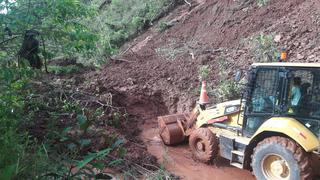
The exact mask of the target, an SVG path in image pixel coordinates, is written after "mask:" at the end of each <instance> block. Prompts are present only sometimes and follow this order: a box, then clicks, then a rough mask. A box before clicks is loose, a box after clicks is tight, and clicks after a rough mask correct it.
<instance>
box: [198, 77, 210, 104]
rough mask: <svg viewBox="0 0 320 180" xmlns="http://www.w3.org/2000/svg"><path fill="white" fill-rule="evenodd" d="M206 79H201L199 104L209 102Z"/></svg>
mask: <svg viewBox="0 0 320 180" xmlns="http://www.w3.org/2000/svg"><path fill="white" fill-rule="evenodd" d="M206 86H207V85H206V81H202V86H201V92H200V98H199V104H200V105H205V104H208V103H209V96H208V94H207V88H206Z"/></svg>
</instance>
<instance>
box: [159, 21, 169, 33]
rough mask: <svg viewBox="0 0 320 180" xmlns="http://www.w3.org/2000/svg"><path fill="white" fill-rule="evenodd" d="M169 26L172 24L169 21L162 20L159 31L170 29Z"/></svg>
mask: <svg viewBox="0 0 320 180" xmlns="http://www.w3.org/2000/svg"><path fill="white" fill-rule="evenodd" d="M169 27H170V25H169V24H168V23H166V22H163V21H161V22H160V23H159V26H158V31H159V32H164V31H165V30H167V29H169Z"/></svg>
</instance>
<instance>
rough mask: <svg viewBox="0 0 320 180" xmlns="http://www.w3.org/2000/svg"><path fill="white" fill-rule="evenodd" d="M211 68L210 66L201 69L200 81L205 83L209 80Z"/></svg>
mask: <svg viewBox="0 0 320 180" xmlns="http://www.w3.org/2000/svg"><path fill="white" fill-rule="evenodd" d="M209 72H210V70H209V66H208V65H203V66H201V67H200V68H199V79H200V80H202V81H204V80H207V79H208V76H209Z"/></svg>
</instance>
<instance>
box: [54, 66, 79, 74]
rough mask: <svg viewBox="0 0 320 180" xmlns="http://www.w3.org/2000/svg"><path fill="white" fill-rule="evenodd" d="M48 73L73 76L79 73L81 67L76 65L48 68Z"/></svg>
mask: <svg viewBox="0 0 320 180" xmlns="http://www.w3.org/2000/svg"><path fill="white" fill-rule="evenodd" d="M48 70H49V72H52V73H54V74H57V75H68V74H75V73H78V72H80V70H81V67H79V66H77V65H69V66H48Z"/></svg>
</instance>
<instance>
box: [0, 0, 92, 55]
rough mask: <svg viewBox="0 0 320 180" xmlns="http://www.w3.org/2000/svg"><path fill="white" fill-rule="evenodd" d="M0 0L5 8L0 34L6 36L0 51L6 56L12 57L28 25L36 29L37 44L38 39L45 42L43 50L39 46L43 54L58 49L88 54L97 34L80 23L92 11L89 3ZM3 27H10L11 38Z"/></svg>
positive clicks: (68, 0) (1, 15)
mask: <svg viewBox="0 0 320 180" xmlns="http://www.w3.org/2000/svg"><path fill="white" fill-rule="evenodd" d="M0 4H1V5H2V9H3V11H6V12H7V13H2V14H0V22H1V25H2V27H0V36H1V37H4V38H5V41H7V40H8V42H7V43H4V44H3V45H2V46H1V49H0V51H2V52H5V53H6V59H11V60H14V59H15V56H16V54H17V52H18V50H19V48H20V46H21V42H22V39H23V36H24V32H25V31H26V30H28V29H34V30H37V31H39V32H40V35H41V36H40V37H38V39H39V40H41V43H40V44H41V45H43V42H42V39H43V40H44V43H45V44H46V52H44V51H43V48H41V50H42V55H43V56H45V57H46V58H49V57H50V55H53V54H59V53H60V54H61V53H63V54H69V55H70V54H74V53H81V54H83V55H85V56H87V57H88V56H91V55H92V53H93V52H94V50H95V45H96V44H95V42H96V41H97V40H98V36H97V35H96V34H94V33H93V32H92V31H91V29H90V28H89V27H88V26H86V25H85V24H84V23H83V21H84V20H85V19H89V18H91V17H92V16H93V15H95V14H96V10H95V9H94V8H93V7H92V6H90V5H89V4H85V3H83V2H82V1H79V0H59V1H52V0H16V1H6V0H2V1H1V0H0ZM0 9H1V7H0ZM5 27H8V28H10V29H11V31H12V33H13V34H14V36H13V37H14V38H12V37H9V36H8V35H7V34H6V32H5V31H4V28H5Z"/></svg>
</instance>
